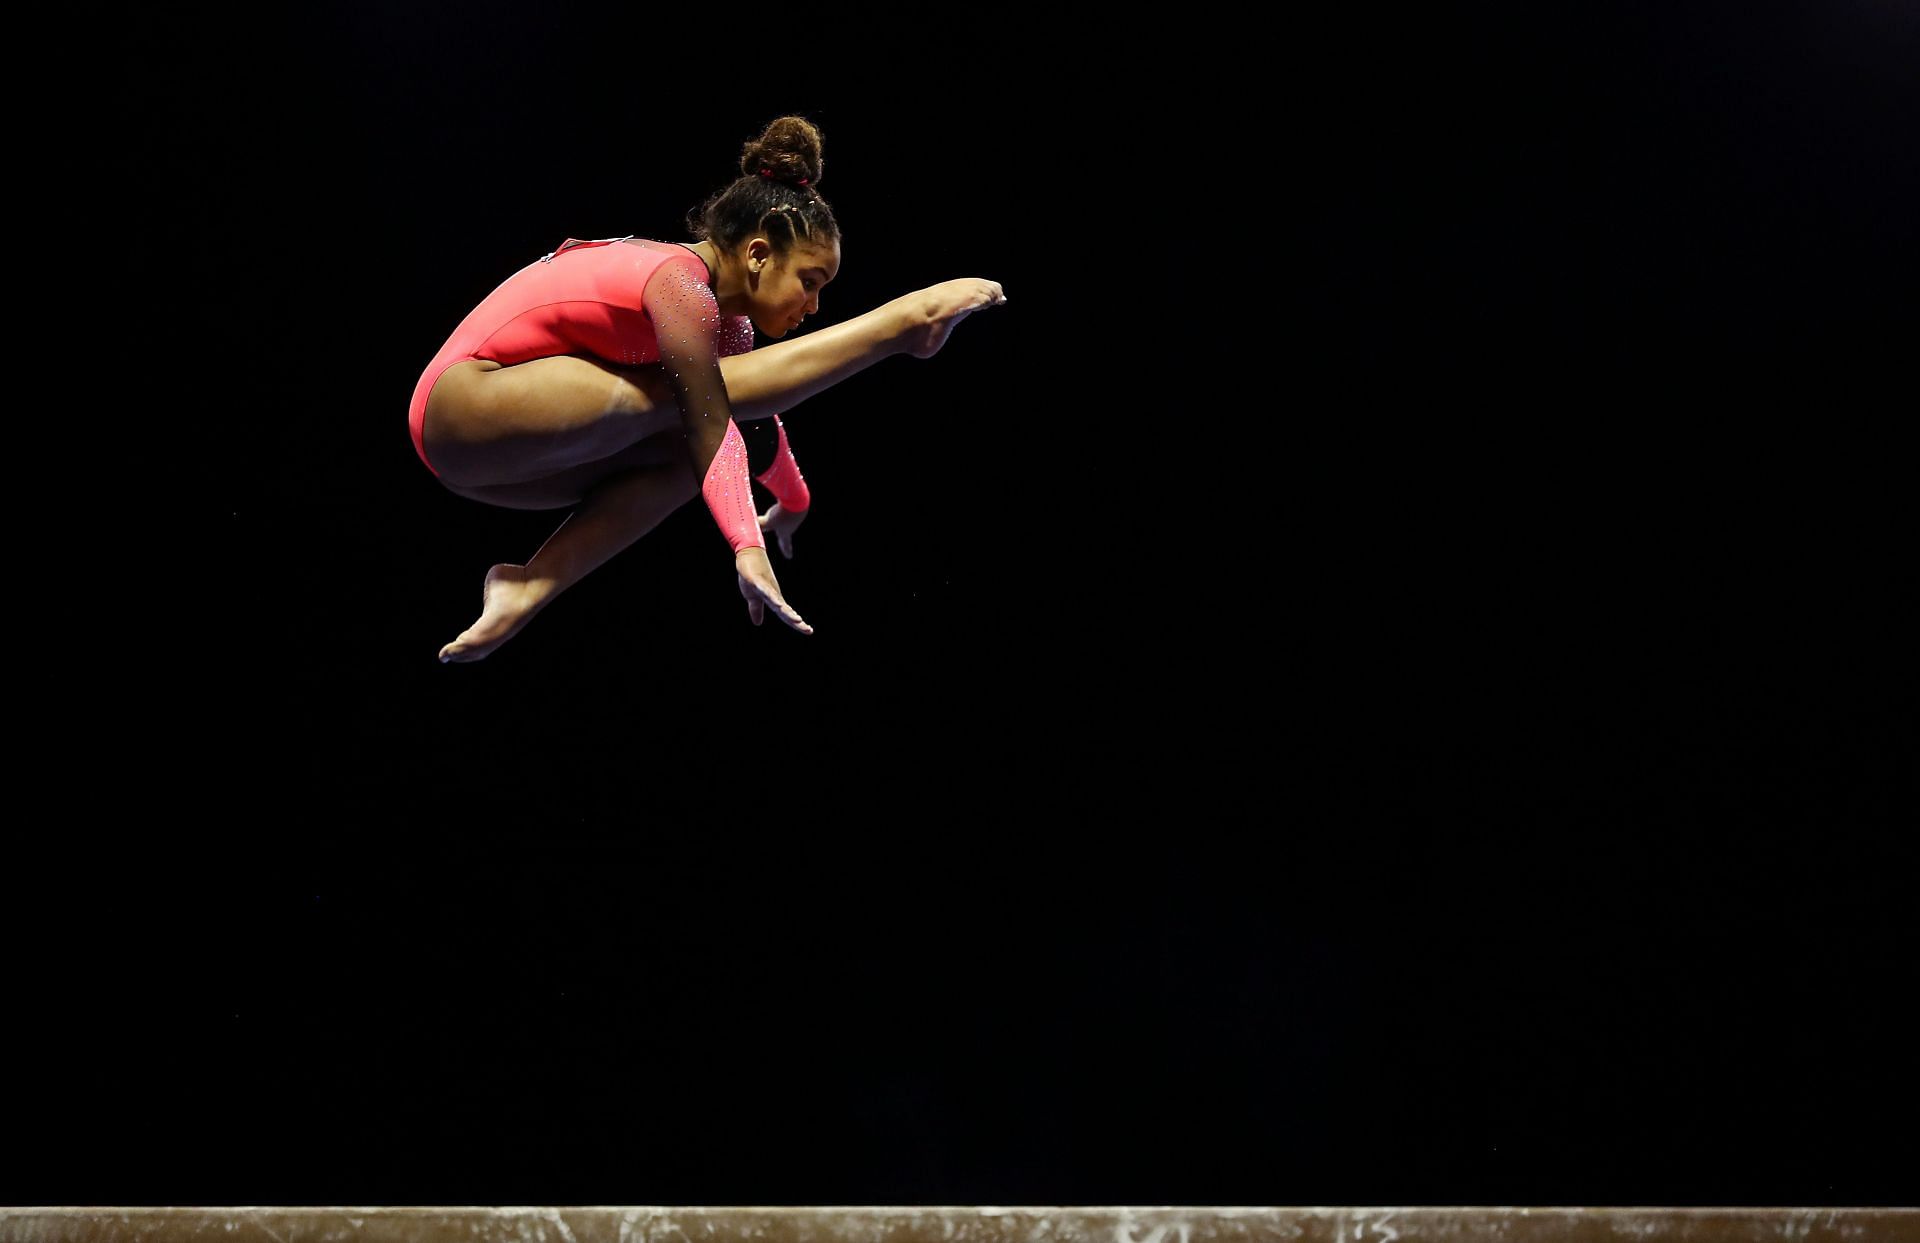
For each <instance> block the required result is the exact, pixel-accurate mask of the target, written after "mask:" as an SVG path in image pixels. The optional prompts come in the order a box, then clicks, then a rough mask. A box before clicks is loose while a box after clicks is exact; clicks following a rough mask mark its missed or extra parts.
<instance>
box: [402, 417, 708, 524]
mask: <svg viewBox="0 0 1920 1243" xmlns="http://www.w3.org/2000/svg"><path fill="white" fill-rule="evenodd" d="M663 465H678V466H679V467H680V470H679V471H678V472H676V475H677V477H678V479H679V480H680V484H681V490H682V491H683V492H685V493H686V496H687V499H688V500H691V499H692V498H693V494H694V492H695V491H696V490H697V489H696V488H695V487H694V483H693V457H692V452H691V450H689V449H688V447H687V439H686V436H685V435H684V434H683V433H681V432H680V431H678V430H677V429H676V430H673V431H666V432H661V433H660V434H658V435H655V436H650V437H648V438H647V439H645V440H643V441H641V442H640V443H639V444H636V445H628V446H627V447H626V448H625V449H622V450H621V451H620V452H618V453H616V454H614V455H612V456H611V457H607V458H603V459H601V460H600V461H597V462H587V463H585V464H583V465H580V466H572V467H568V468H567V469H566V470H562V471H559V472H556V473H555V474H552V475H547V476H545V477H543V478H540V479H529V480H527V481H526V482H524V483H502V484H483V485H479V486H471V487H463V486H460V485H457V484H452V483H447V481H446V480H445V479H442V480H441V481H440V482H441V483H443V484H445V485H446V488H447V491H449V492H451V493H453V494H454V495H455V496H464V497H466V498H467V499H468V500H474V501H480V502H481V503H483V504H487V505H498V506H500V507H501V508H503V509H569V508H571V507H573V506H575V505H578V504H579V503H580V502H581V500H583V499H584V498H585V497H586V494H587V493H588V492H589V491H591V490H592V489H593V487H594V486H595V485H596V484H598V483H600V481H602V480H603V479H606V478H607V477H608V476H609V475H616V474H619V473H620V472H621V471H625V470H631V469H633V468H634V467H638V466H663Z"/></svg>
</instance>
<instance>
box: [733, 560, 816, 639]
mask: <svg viewBox="0 0 1920 1243" xmlns="http://www.w3.org/2000/svg"><path fill="white" fill-rule="evenodd" d="M733 568H734V572H735V573H737V574H738V575H739V576H740V596H741V598H742V599H744V600H745V601H746V602H747V616H749V617H751V618H753V624H754V625H756V626H758V625H759V624H760V623H761V622H763V621H765V620H766V611H767V609H768V608H769V607H771V608H772V609H773V610H774V615H775V616H777V617H779V619H780V620H781V621H783V622H785V623H787V625H789V626H792V627H793V628H794V629H795V630H798V631H799V632H800V633H801V634H812V633H813V627H812V626H809V625H807V623H806V622H804V621H801V620H800V614H799V613H797V612H795V611H794V609H793V606H792V605H790V604H788V603H787V602H786V600H785V599H784V598H783V597H782V596H781V595H780V582H779V580H778V579H776V578H774V576H773V563H772V562H770V561H768V560H767V550H766V549H764V548H742V549H741V550H740V551H739V552H737V553H734V554H733Z"/></svg>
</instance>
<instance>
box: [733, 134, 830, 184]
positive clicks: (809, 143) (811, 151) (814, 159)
mask: <svg viewBox="0 0 1920 1243" xmlns="http://www.w3.org/2000/svg"><path fill="white" fill-rule="evenodd" d="M820 145H821V144H820V131H819V129H818V128H816V127H815V126H814V124H813V122H811V121H809V120H807V119H806V118H805V117H802V116H784V117H775V118H774V119H773V120H772V121H771V122H770V123H768V125H767V128H766V129H765V130H763V131H761V134H760V136H759V137H758V138H755V139H753V140H752V141H750V142H748V143H747V144H746V145H745V146H744V147H743V148H742V149H741V152H740V172H741V174H742V175H744V176H749V177H751V176H756V175H757V176H761V177H766V178H769V179H770V180H774V181H784V182H786V183H787V184H788V185H790V186H805V187H807V188H808V189H812V188H813V187H815V186H817V185H819V184H820V174H821V171H822V170H823V169H824V168H825V167H826V164H825V161H824V160H822V159H821V158H820Z"/></svg>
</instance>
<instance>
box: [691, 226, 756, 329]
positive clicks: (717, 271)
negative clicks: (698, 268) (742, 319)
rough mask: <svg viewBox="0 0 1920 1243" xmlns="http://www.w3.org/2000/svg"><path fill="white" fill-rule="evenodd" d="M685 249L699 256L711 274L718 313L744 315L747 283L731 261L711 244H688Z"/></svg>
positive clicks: (704, 242) (745, 311)
mask: <svg viewBox="0 0 1920 1243" xmlns="http://www.w3.org/2000/svg"><path fill="white" fill-rule="evenodd" d="M687 249H688V250H691V251H693V252H694V253H695V254H697V255H699V256H700V258H701V260H702V261H703V262H705V263H706V265H707V269H708V271H710V272H712V273H713V297H714V301H716V302H718V303H719V304H720V313H721V314H722V315H745V314H746V313H747V299H746V288H747V282H746V278H745V276H744V274H742V273H741V272H740V271H739V269H738V268H737V267H736V266H735V265H734V263H733V261H732V260H731V259H729V258H728V257H727V256H726V254H724V253H723V252H722V251H721V249H720V248H719V247H718V246H715V245H714V244H713V243H712V242H706V241H703V242H689V243H687Z"/></svg>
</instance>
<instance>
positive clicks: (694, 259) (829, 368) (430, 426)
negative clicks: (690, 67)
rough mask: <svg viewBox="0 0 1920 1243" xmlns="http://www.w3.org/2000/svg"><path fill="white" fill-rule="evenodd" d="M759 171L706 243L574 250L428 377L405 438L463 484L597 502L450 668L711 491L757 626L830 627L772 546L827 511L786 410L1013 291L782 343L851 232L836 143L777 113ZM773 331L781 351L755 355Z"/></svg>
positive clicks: (898, 308)
mask: <svg viewBox="0 0 1920 1243" xmlns="http://www.w3.org/2000/svg"><path fill="white" fill-rule="evenodd" d="M740 168H741V175H740V176H739V177H738V178H737V179H736V180H735V181H734V182H733V183H732V184H731V185H730V186H728V187H727V188H726V189H725V190H724V191H722V192H721V193H719V194H718V195H716V196H714V197H713V198H712V199H709V200H708V201H707V202H706V203H705V204H703V205H702V206H701V207H700V208H699V209H697V219H692V218H690V220H689V224H690V225H691V226H692V228H693V231H694V234H695V236H696V238H697V239H698V240H696V241H695V242H693V243H690V244H686V245H681V244H678V243H670V242H659V241H653V240H650V239H646V238H637V237H622V238H607V239H602V240H597V241H581V240H579V239H576V238H568V239H567V240H566V241H565V242H564V243H563V244H562V245H561V246H560V248H559V249H558V250H556V251H554V252H553V253H551V254H548V255H545V256H542V257H541V258H540V259H538V260H535V261H534V262H532V263H529V264H528V265H527V266H526V267H524V268H522V269H521V270H520V271H519V272H516V273H515V274H514V275H512V276H511V277H509V278H507V280H506V282H505V283H503V284H502V285H501V286H500V287H499V288H498V289H496V290H494V291H493V293H491V294H489V295H488V296H487V297H486V299H485V300H484V301H482V302H481V303H480V305H479V306H478V307H476V308H475V309H474V310H473V312H472V313H470V314H469V315H468V316H467V317H466V318H465V319H464V320H462V321H461V323H460V326H459V327H458V328H456V329H455V330H454V333H453V336H451V337H450V338H448V340H447V342H446V344H445V345H443V346H442V347H441V349H440V352H439V353H438V354H436V355H435V356H434V359H433V361H432V362H430V363H429V364H428V365H427V369H426V371H425V372H423V373H422V374H421V376H420V380H419V383H418V384H416V385H415V387H414V393H413V403H412V405H411V406H410V407H409V410H408V416H407V417H408V428H409V431H410V432H411V434H412V436H413V446H414V451H415V452H417V453H418V454H419V455H420V460H421V461H422V462H424V463H425V464H426V466H427V469H428V470H430V471H432V472H433V474H434V476H435V477H436V478H437V479H439V480H440V482H441V483H442V484H443V485H445V486H446V488H447V489H448V490H449V491H451V492H453V493H454V494H456V495H458V496H464V497H468V498H471V499H473V500H476V501H482V502H485V503H486V504H489V505H499V506H503V507H506V508H510V509H560V508H566V507H567V506H571V505H578V506H579V508H578V509H576V510H575V511H574V512H573V513H572V514H570V515H569V516H568V517H567V519H566V521H565V522H563V523H561V525H560V528H559V529H558V530H557V531H555V532H554V533H553V535H552V536H550V537H549V538H548V539H547V542H546V543H545V544H543V545H542V546H541V548H540V550H539V551H538V552H536V553H535V554H534V556H533V559H532V560H530V561H528V562H527V563H526V564H525V565H511V564H503V565H496V566H494V567H493V568H492V569H490V570H488V571H487V575H486V579H485V583H484V585H483V588H482V593H481V600H482V605H481V613H480V620H478V621H476V622H474V624H473V625H471V626H469V627H467V629H466V630H464V631H462V632H461V633H460V635H459V637H457V638H455V639H454V640H453V641H452V642H451V643H448V644H447V645H446V646H445V647H443V648H441V649H440V659H441V661H442V662H449V661H474V660H480V659H483V658H484V657H486V656H487V655H488V654H489V653H491V652H492V651H493V650H494V649H495V648H497V647H499V646H500V645H501V644H502V643H505V642H506V641H507V640H508V639H510V638H512V637H513V635H514V634H515V633H517V632H518V631H519V629H520V628H521V627H522V626H524V625H526V623H527V622H528V621H529V620H530V619H531V618H532V617H533V615H534V614H535V613H537V612H539V611H540V610H541V609H542V608H544V607H545V606H546V605H547V603H548V602H550V601H551V600H552V599H553V598H554V597H555V596H557V595H559V594H560V593H561V592H563V591H565V590H566V589H567V588H568V587H570V586H572V585H573V584H574V583H577V582H579V581H580V579H582V578H583V577H585V576H586V575H587V574H588V573H590V572H591V571H592V570H594V569H595V568H596V567H598V566H599V565H601V564H603V563H604V562H605V561H606V560H607V559H608V558H610V557H612V556H613V555H614V554H615V553H617V552H619V551H620V550H621V549H623V548H625V547H626V546H627V545H629V544H631V543H633V542H634V541H635V540H637V539H639V538H640V537H641V536H643V535H645V534H646V533H647V532H648V531H650V530H652V529H653V528H654V527H655V526H656V525H658V524H659V522H660V520H661V519H663V518H665V517H666V516H667V515H668V514H669V513H671V512H673V511H674V510H675V509H678V508H679V507H680V506H681V505H683V504H685V503H686V502H687V501H689V500H691V499H692V498H693V495H694V493H695V492H696V491H698V492H699V493H701V494H702V495H703V496H704V498H705V500H706V502H707V507H708V509H709V510H710V511H711V512H712V514H713V518H714V521H715V522H717V523H718V524H719V527H720V531H721V533H722V534H723V535H724V536H726V539H727V542H728V544H730V545H731V546H732V548H733V556H734V570H735V572H736V574H737V576H738V582H739V588H740V594H741V596H742V597H743V598H744V599H745V600H746V602H747V614H748V616H749V617H750V618H751V619H752V620H753V624H754V625H756V626H757V625H760V624H761V622H762V621H763V619H764V616H765V610H766V609H767V608H768V607H769V606H771V607H772V608H773V609H774V610H775V611H776V613H777V614H778V616H779V617H780V619H781V620H782V621H784V622H786V624H787V625H789V626H791V627H792V628H793V629H795V630H798V631H800V632H801V633H803V634H812V633H813V627H811V626H809V625H808V624H807V623H806V622H805V621H803V620H801V617H800V614H799V613H798V612H796V611H795V610H794V609H793V607H792V606H791V605H789V604H788V603H787V602H786V600H785V598H784V597H783V596H782V595H781V594H780V584H779V583H778V581H776V580H775V578H774V575H773V566H772V564H771V563H770V562H769V561H768V560H767V554H766V546H765V541H764V540H763V538H762V535H761V533H762V532H763V531H772V532H773V533H774V534H775V536H776V537H777V538H778V539H779V542H780V551H781V552H782V554H784V555H785V556H786V557H788V558H789V559H791V558H792V556H793V533H794V530H795V529H796V528H797V527H799V525H800V523H801V522H802V521H804V520H805V517H806V512H807V507H808V505H809V503H810V498H809V496H808V492H807V487H806V484H805V482H804V480H803V479H802V477H801V475H800V470H799V467H798V466H797V464H796V463H795V462H794V459H793V452H792V449H791V446H790V445H789V444H788V441H787V433H786V428H785V426H784V425H783V424H781V422H780V418H779V412H780V411H784V410H787V409H789V408H791V407H792V406H794V405H797V404H798V403H800V402H801V401H804V400H805V399H806V398H808V397H811V396H813V395H814V394H815V393H818V392H820V391H822V390H823V389H827V388H830V387H832V386H833V385H835V384H837V383H839V382H840V381H841V380H844V379H846V378H847V377H848V376H850V375H853V374H854V373H855V372H858V371H861V370H864V369H865V368H867V367H870V366H872V365H873V364H874V363H876V362H878V361H879V360H880V359H882V358H885V357H887V356H888V355H891V354H910V355H912V356H913V357H915V358H931V357H933V355H934V354H935V353H937V352H938V351H939V349H940V347H941V346H942V345H944V344H945V343H946V339H947V334H948V333H950V332H951V331H952V330H953V327H954V325H956V324H958V323H959V322H960V321H961V320H962V319H964V318H966V317H967V316H968V315H969V314H971V313H972V312H974V311H976V310H979V309H980V308H982V307H987V306H998V305H1000V304H1002V303H1004V302H1005V301H1006V295H1005V293H1004V292H1003V291H1002V290H1001V288H1000V285H999V282H997V281H990V280H985V279H982V278H978V277H966V278H963V279H960V280H952V281H946V282H943V283H942V284H938V285H933V286H930V287H928V288H926V289H922V290H919V291H917V292H915V293H911V294H907V295H905V296H904V297H900V298H895V299H894V300H893V301H891V302H888V303H885V304H883V305H881V306H879V307H876V308H875V309H873V310H871V311H868V312H867V313H866V314H864V315H861V316H859V317H857V318H855V319H851V320H848V321H847V322H845V323H842V324H836V325H834V326H832V327H829V328H825V329H822V330H820V331H818V332H814V333H810V334H808V335H807V336H806V337H804V338H800V339H796V340H794V341H782V340H781V338H784V337H785V336H786V335H787V333H788V332H789V331H791V330H792V329H793V328H795V327H797V326H798V325H799V323H800V321H801V320H803V319H805V318H806V317H807V316H808V315H810V314H815V313H817V312H818V311H819V309H820V290H821V289H822V288H823V287H824V286H826V285H827V284H828V283H829V282H831V281H832V280H833V279H834V278H835V277H836V276H838V275H839V272H840V228H839V225H838V224H837V223H836V221H835V220H834V217H833V211H832V209H831V208H830V207H829V206H828V205H827V201H826V200H825V199H823V198H821V197H820V194H819V192H818V190H817V189H815V187H816V186H818V185H819V183H820V172H821V168H822V161H821V156H820V132H819V130H817V129H816V128H814V126H813V125H812V124H811V123H809V122H808V121H807V120H806V119H805V118H802V117H796V116H788V117H780V118H778V119H777V120H775V121H774V122H773V123H772V124H770V125H769V126H768V127H767V129H766V131H765V132H764V133H763V134H761V136H760V137H759V138H757V139H755V140H753V141H751V142H748V143H747V144H746V146H745V148H744V150H743V152H742V155H741V160H740ZM755 328H758V329H759V330H760V331H761V332H763V333H765V334H766V335H767V336H769V337H772V338H774V339H775V340H776V341H777V342H779V343H778V344H774V345H770V346H767V347H765V348H763V349H758V350H756V349H754V348H753V330H754V329H755ZM768 419H771V420H772V422H773V425H774V430H773V432H772V433H770V434H769V435H768V436H767V437H765V438H764V439H766V440H768V441H771V442H772V443H769V444H766V445H765V446H764V451H763V453H762V454H761V456H763V457H764V458H765V459H767V460H768V461H769V463H770V464H769V465H767V466H766V467H765V468H764V469H762V470H760V471H758V472H757V473H756V474H755V475H754V478H757V479H759V480H760V481H761V482H762V483H763V484H765V485H766V487H767V489H768V490H769V491H770V492H772V493H773V494H774V496H775V497H776V498H777V500H776V501H775V503H774V505H773V507H772V508H771V509H770V510H768V511H767V513H766V514H764V515H756V513H755V512H754V505H753V492H752V486H751V485H750V484H749V483H748V470H749V466H748V458H749V455H748V449H747V445H746V442H745V440H744V439H743V436H742V433H741V431H740V428H739V423H750V422H756V421H763V420H768ZM736 420H738V423H737V422H736ZM756 439H761V438H759V437H756Z"/></svg>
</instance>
